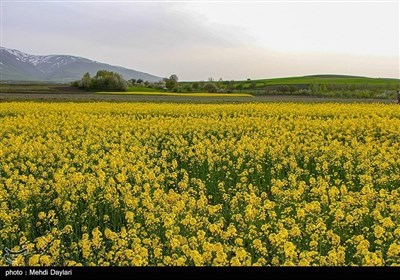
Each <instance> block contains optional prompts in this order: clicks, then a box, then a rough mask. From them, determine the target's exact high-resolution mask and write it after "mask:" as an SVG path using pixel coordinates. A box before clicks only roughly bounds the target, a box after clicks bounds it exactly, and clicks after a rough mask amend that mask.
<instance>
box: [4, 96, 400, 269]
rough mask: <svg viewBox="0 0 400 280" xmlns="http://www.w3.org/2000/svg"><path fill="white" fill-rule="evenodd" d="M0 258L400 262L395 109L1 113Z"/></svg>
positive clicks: (12, 108)
mask: <svg viewBox="0 0 400 280" xmlns="http://www.w3.org/2000/svg"><path fill="white" fill-rule="evenodd" d="M0 246H1V247H2V248H1V249H5V248H9V249H10V250H13V251H18V250H21V249H23V248H27V249H28V253H27V254H26V255H23V254H19V255H12V258H11V259H12V260H13V265H32V266H35V265H45V266H48V265H67V266H74V265H84V266H90V265H100V266H109V265H118V266H131V265H133V266H141V265H200V266H203V265H215V266H221V265H222V266H226V265H234V266H237V265H261V266H265V265H306V266H308V265H399V264H400V106H395V105H381V104H379V105H378V104H291V103H286V104H285V103H281V104H273V103H271V104H232V105H195V104H149V103H148V104H142V103H81V104H74V103H53V104H50V103H5V104H0ZM4 257H5V251H4V250H1V252H0V265H6V264H7V261H6V259H7V258H4ZM9 257H10V256H9ZM9 259H10V258H9Z"/></svg>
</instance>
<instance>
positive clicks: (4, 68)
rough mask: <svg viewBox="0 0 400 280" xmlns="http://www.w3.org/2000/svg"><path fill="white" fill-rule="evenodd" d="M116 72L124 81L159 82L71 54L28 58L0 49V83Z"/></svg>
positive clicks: (65, 78)
mask: <svg viewBox="0 0 400 280" xmlns="http://www.w3.org/2000/svg"><path fill="white" fill-rule="evenodd" d="M103 69H104V70H109V71H114V72H117V73H120V74H121V75H122V76H124V78H125V79H127V80H128V79H142V80H146V81H159V80H161V79H162V78H161V77H157V76H154V75H150V74H147V73H143V72H139V71H136V70H132V69H127V68H123V67H118V66H112V65H109V64H105V63H100V62H97V61H94V60H90V59H87V58H83V57H78V56H71V55H31V54H27V53H24V52H21V51H19V50H13V49H8V48H4V47H0V80H1V81H53V82H68V81H74V80H78V79H80V78H81V77H82V75H83V74H85V73H86V72H89V73H90V74H91V75H95V74H96V72H97V71H98V70H103Z"/></svg>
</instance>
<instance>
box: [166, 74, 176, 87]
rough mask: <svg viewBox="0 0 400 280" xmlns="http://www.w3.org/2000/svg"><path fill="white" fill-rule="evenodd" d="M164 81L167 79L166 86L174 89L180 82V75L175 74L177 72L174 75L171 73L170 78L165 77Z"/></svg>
mask: <svg viewBox="0 0 400 280" xmlns="http://www.w3.org/2000/svg"><path fill="white" fill-rule="evenodd" d="M164 81H165V87H166V88H167V89H168V90H172V89H174V88H176V87H177V84H178V76H177V75H175V74H173V75H171V76H170V77H169V78H168V79H164Z"/></svg>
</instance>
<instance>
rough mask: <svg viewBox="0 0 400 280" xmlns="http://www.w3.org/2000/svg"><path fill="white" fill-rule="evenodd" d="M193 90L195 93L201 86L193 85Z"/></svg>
mask: <svg viewBox="0 0 400 280" xmlns="http://www.w3.org/2000/svg"><path fill="white" fill-rule="evenodd" d="M192 88H193V90H194V91H197V90H198V89H199V88H200V84H199V83H193V84H192Z"/></svg>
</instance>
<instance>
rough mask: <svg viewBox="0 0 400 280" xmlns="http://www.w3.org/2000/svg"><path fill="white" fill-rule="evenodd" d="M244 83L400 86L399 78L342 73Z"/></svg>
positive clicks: (259, 84) (261, 84) (260, 84)
mask: <svg viewBox="0 0 400 280" xmlns="http://www.w3.org/2000/svg"><path fill="white" fill-rule="evenodd" d="M241 82H242V83H245V84H250V83H253V82H255V83H256V84H257V86H263V85H304V84H312V83H315V84H320V85H328V84H335V85H338V84H339V85H346V84H347V85H355V84H368V85H379V86H387V85H388V84H389V85H393V86H395V85H397V86H400V80H399V79H386V78H367V77H357V76H343V75H315V76H304V77H288V78H276V79H261V80H250V81H241Z"/></svg>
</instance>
